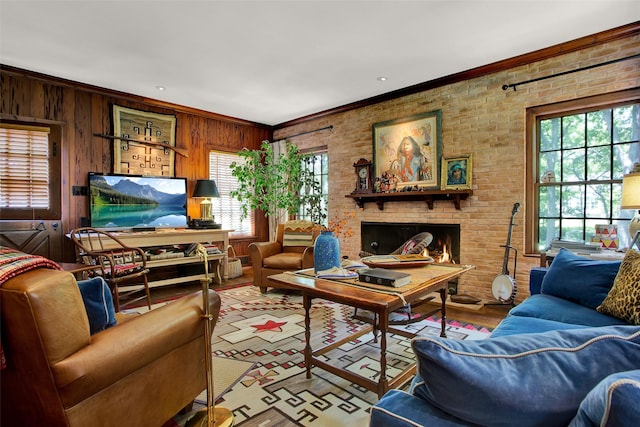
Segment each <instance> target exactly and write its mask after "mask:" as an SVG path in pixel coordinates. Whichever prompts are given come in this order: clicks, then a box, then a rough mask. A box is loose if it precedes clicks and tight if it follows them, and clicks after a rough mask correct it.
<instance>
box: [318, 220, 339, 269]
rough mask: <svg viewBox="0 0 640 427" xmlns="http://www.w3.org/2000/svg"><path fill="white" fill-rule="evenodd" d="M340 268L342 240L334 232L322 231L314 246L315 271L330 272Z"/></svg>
mask: <svg viewBox="0 0 640 427" xmlns="http://www.w3.org/2000/svg"><path fill="white" fill-rule="evenodd" d="M332 267H340V240H338V238H337V237H336V236H334V235H333V231H328V230H327V231H321V232H320V235H319V236H318V238H317V239H316V243H315V244H314V245H313V270H314V271H315V272H316V273H317V272H318V271H322V270H328V269H330V268H332Z"/></svg>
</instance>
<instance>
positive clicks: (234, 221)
mask: <svg viewBox="0 0 640 427" xmlns="http://www.w3.org/2000/svg"><path fill="white" fill-rule="evenodd" d="M243 161H244V159H243V158H242V157H240V156H238V155H237V154H232V153H224V152H220V151H211V152H210V153H209V179H213V180H214V181H215V182H216V186H217V187H218V192H219V193H220V197H214V198H213V199H211V200H212V211H213V215H215V220H216V222H218V223H220V224H222V228H226V229H232V230H235V231H234V232H233V233H231V236H232V237H241V236H253V235H254V234H255V231H254V229H255V222H254V214H253V212H252V211H251V212H250V214H249V216H248V217H247V218H245V219H243V220H242V221H241V220H240V216H241V213H242V210H241V205H240V202H239V201H238V200H237V199H235V198H234V197H231V195H230V193H231V191H232V190H235V189H236V188H237V187H238V180H237V179H236V178H235V177H234V176H233V175H231V168H230V167H229V166H230V165H231V163H233V162H236V163H242V162H243Z"/></svg>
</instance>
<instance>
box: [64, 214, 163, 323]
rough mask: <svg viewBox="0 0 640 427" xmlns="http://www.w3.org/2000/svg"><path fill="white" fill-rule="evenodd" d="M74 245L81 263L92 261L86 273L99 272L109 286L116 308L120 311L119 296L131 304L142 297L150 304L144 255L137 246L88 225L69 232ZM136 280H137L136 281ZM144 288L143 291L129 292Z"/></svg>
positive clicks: (96, 274)
mask: <svg viewBox="0 0 640 427" xmlns="http://www.w3.org/2000/svg"><path fill="white" fill-rule="evenodd" d="M71 239H72V240H73V243H74V244H75V245H76V252H77V256H78V260H79V261H80V262H82V263H83V264H87V265H95V266H96V268H95V270H93V271H90V272H89V276H92V275H93V276H98V275H99V276H102V277H103V278H104V279H105V280H106V281H107V283H108V284H109V288H110V289H111V294H112V295H113V302H114V306H115V309H116V311H120V307H121V303H120V297H123V298H127V301H126V303H124V304H122V305H127V304H132V303H134V302H136V301H140V300H142V299H144V298H145V297H146V299H147V306H148V307H149V309H150V308H151V293H150V292H149V282H148V280H147V274H148V273H149V269H148V268H147V259H146V255H145V253H144V251H143V250H142V249H140V248H135V247H129V246H126V245H125V244H124V243H123V242H122V241H120V240H119V239H118V238H117V237H116V236H114V235H113V234H111V233H109V232H107V231H103V230H98V229H95V228H91V227H83V228H77V229H75V230H73V231H72V232H71ZM136 283H137V284H136ZM141 291H144V293H145V295H142V296H132V295H134V294H136V293H139V292H141Z"/></svg>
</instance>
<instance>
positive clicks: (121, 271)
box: [106, 263, 145, 277]
mask: <svg viewBox="0 0 640 427" xmlns="http://www.w3.org/2000/svg"><path fill="white" fill-rule="evenodd" d="M142 271H145V268H144V267H143V266H142V265H141V264H134V263H128V264H117V265H115V266H114V267H113V268H111V269H107V271H106V273H107V277H111V275H112V274H113V275H114V276H115V277H124V276H128V275H130V274H135V273H140V272H142Z"/></svg>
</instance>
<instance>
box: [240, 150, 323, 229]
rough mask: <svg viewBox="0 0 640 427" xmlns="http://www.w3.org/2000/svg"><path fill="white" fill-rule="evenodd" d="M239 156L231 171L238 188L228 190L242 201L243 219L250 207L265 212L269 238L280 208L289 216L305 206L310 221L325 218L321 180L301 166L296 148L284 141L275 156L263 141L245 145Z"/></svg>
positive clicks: (274, 227)
mask: <svg viewBox="0 0 640 427" xmlns="http://www.w3.org/2000/svg"><path fill="white" fill-rule="evenodd" d="M238 155H239V156H240V157H242V158H243V159H244V162H233V163H232V164H231V174H232V175H233V176H234V177H236V179H237V180H238V188H237V189H236V190H233V191H231V196H232V197H235V198H236V199H237V200H238V201H239V202H240V203H241V205H242V212H241V215H242V218H243V219H244V218H246V217H247V215H248V214H249V211H250V210H255V209H260V210H262V211H263V212H264V214H265V216H266V217H267V218H268V220H269V230H270V233H271V237H272V240H274V239H275V233H276V228H277V225H278V223H279V221H280V214H281V212H283V211H284V212H286V213H287V214H288V215H289V216H291V215H293V214H295V213H297V212H298V208H299V207H300V206H301V205H306V206H308V207H309V208H310V213H311V220H312V221H313V222H317V223H320V222H322V220H324V218H326V212H325V207H324V204H323V203H322V196H321V188H320V183H319V182H318V181H317V180H316V179H315V177H314V176H313V174H312V173H311V172H310V171H309V170H308V169H306V168H303V167H302V163H303V162H304V159H305V158H304V156H302V155H301V154H300V151H299V150H298V147H296V146H295V145H293V144H291V143H290V142H288V141H287V142H286V143H285V149H284V150H282V152H281V153H280V154H278V155H276V153H275V151H274V148H273V146H272V144H271V143H269V141H262V144H261V146H260V149H258V150H249V149H246V148H244V149H242V150H241V151H240V152H238ZM287 219H288V218H287Z"/></svg>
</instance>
